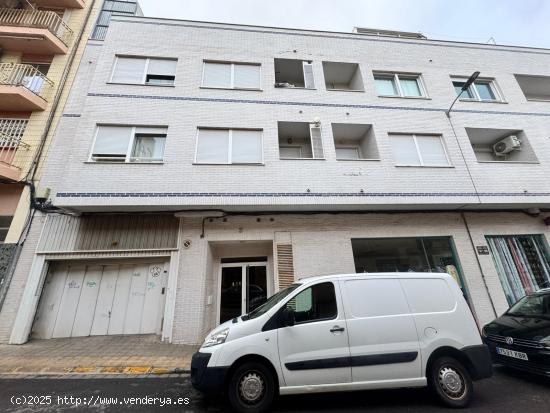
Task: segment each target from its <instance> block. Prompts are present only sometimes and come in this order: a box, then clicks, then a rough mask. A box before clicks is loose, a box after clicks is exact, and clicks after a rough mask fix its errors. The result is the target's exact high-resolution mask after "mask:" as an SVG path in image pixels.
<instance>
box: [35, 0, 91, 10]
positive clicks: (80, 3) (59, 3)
mask: <svg viewBox="0 0 550 413" xmlns="http://www.w3.org/2000/svg"><path fill="white" fill-rule="evenodd" d="M33 3H34V5H35V6H38V7H55V8H60V9H83V8H84V4H85V2H84V0H34V1H33Z"/></svg>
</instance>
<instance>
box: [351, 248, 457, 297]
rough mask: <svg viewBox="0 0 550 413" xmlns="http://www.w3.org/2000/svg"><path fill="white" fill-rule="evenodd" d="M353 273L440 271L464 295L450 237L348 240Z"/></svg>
mask: <svg viewBox="0 0 550 413" xmlns="http://www.w3.org/2000/svg"><path fill="white" fill-rule="evenodd" d="M351 243H352V247H353V258H354V260H355V271H356V272H358V273H361V272H370V273H374V272H441V273H448V274H450V275H452V276H453V277H454V278H455V280H456V281H457V282H458V284H459V285H460V287H461V288H462V290H463V291H464V292H466V289H465V285H464V282H463V280H462V275H461V274H460V267H459V264H458V260H457V258H456V254H455V252H454V246H453V242H452V239H451V237H426V238H365V239H352V240H351Z"/></svg>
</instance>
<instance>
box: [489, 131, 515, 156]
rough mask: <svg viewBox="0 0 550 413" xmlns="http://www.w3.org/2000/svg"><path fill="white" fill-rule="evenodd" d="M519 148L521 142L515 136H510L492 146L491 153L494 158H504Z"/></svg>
mask: <svg viewBox="0 0 550 413" xmlns="http://www.w3.org/2000/svg"><path fill="white" fill-rule="evenodd" d="M520 147H521V141H520V140H519V138H518V137H517V136H516V135H510V136H508V137H506V138H504V139H502V140H501V141H498V142H497V143H495V144H494V145H493V151H494V152H495V155H496V156H504V155H506V154H507V153H510V152H512V151H517V150H518V149H519V148H520Z"/></svg>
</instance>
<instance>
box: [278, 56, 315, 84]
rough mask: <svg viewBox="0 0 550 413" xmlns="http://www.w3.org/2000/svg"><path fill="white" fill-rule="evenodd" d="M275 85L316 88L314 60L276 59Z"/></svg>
mask: <svg viewBox="0 0 550 413" xmlns="http://www.w3.org/2000/svg"><path fill="white" fill-rule="evenodd" d="M275 87H281V88H302V89H315V79H314V76H313V64H312V62H311V61H304V60H296V59H275Z"/></svg>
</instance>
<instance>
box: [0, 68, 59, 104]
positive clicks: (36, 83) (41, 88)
mask: <svg viewBox="0 0 550 413" xmlns="http://www.w3.org/2000/svg"><path fill="white" fill-rule="evenodd" d="M0 85H5V86H22V87H24V88H26V89H28V90H30V91H31V92H33V93H34V94H35V95H38V96H40V97H41V98H42V99H44V100H46V101H47V100H48V98H49V97H50V94H51V93H52V90H53V87H54V83H53V82H52V81H51V80H50V79H48V78H47V77H46V76H45V75H43V74H42V73H41V72H40V71H39V70H38V69H36V68H35V67H34V66H31V65H24V64H14V63H0Z"/></svg>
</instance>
